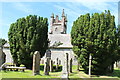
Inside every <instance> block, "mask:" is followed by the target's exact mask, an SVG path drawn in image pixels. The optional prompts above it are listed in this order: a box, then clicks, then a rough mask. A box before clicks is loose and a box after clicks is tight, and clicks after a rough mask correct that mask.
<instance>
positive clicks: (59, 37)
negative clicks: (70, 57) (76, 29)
mask: <svg viewBox="0 0 120 80" xmlns="http://www.w3.org/2000/svg"><path fill="white" fill-rule="evenodd" d="M48 38H49V41H50V45H49V47H50V48H52V47H53V45H54V44H55V43H59V42H60V43H62V44H61V45H59V46H56V47H54V48H72V47H73V46H72V44H71V37H70V34H48Z"/></svg>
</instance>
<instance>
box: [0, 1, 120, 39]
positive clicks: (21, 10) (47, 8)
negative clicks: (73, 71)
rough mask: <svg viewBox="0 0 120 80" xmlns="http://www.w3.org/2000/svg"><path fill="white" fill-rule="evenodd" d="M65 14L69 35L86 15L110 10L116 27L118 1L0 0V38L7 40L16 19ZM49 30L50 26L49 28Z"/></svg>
mask: <svg viewBox="0 0 120 80" xmlns="http://www.w3.org/2000/svg"><path fill="white" fill-rule="evenodd" d="M63 9H64V11H65V14H67V19H68V23H67V33H68V34H70V32H71V28H72V25H73V22H74V21H75V20H76V19H77V18H78V17H79V16H80V15H84V14H86V13H90V14H92V13H96V12H97V13H101V12H104V11H105V10H110V11H111V14H112V15H114V16H115V22H116V25H118V0H101V1H95V0H84V1H83V0H81V1H79V0H74V2H73V1H72V0H69V1H68V0H61V1H60V0H56V1H53V0H50V1H48V0H41V1H38V0H34V1H32V0H21V1H19V0H17V1H15V0H10V1H9V2H8V1H6V0H4V1H3V0H1V2H0V14H1V15H0V38H4V39H6V40H8V31H9V28H10V24H11V23H14V22H16V20H17V19H19V18H22V17H26V16H28V15H37V16H41V17H44V18H45V17H46V18H48V21H49V22H50V16H51V14H52V13H54V14H55V15H59V19H61V15H62V10H63ZM49 30H50V26H49Z"/></svg>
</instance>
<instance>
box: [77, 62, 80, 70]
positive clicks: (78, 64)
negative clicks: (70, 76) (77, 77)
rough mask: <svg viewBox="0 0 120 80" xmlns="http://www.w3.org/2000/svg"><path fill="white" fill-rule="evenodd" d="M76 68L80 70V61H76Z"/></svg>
mask: <svg viewBox="0 0 120 80" xmlns="http://www.w3.org/2000/svg"><path fill="white" fill-rule="evenodd" d="M77 70H78V71H80V62H79V61H78V63H77Z"/></svg>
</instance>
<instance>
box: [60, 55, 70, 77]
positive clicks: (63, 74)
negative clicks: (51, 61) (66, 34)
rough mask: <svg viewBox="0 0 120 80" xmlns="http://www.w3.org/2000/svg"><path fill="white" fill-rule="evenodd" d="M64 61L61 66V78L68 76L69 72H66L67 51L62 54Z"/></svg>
mask: <svg viewBox="0 0 120 80" xmlns="http://www.w3.org/2000/svg"><path fill="white" fill-rule="evenodd" d="M64 56H65V57H64V61H63V66H62V78H68V77H69V72H68V53H65V55H64Z"/></svg>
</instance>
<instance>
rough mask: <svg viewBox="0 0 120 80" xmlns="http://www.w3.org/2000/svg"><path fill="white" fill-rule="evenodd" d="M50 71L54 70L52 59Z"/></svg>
mask: <svg viewBox="0 0 120 80" xmlns="http://www.w3.org/2000/svg"><path fill="white" fill-rule="evenodd" d="M50 72H53V61H52V60H50Z"/></svg>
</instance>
